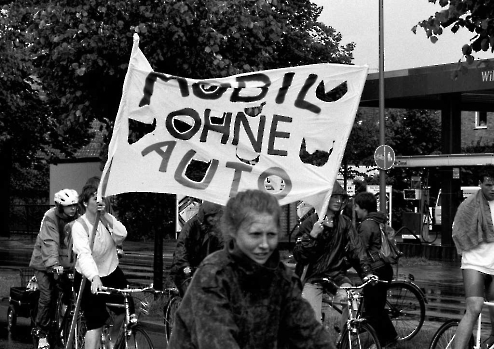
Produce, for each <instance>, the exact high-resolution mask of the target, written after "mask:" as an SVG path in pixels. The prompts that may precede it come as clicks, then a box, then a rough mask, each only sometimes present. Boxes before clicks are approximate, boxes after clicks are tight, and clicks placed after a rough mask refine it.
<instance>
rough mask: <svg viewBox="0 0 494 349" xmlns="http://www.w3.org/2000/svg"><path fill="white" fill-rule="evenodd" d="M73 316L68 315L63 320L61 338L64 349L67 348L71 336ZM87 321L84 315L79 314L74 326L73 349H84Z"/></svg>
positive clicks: (71, 314)
mask: <svg viewBox="0 0 494 349" xmlns="http://www.w3.org/2000/svg"><path fill="white" fill-rule="evenodd" d="M72 316H73V313H72V312H71V313H68V312H67V313H66V314H65V316H64V319H63V323H62V328H61V332H60V337H61V338H62V343H63V347H64V348H65V347H66V346H67V341H68V339H69V334H70V326H71V324H72ZM86 331H87V327H86V320H85V318H84V314H83V313H82V312H79V314H77V319H76V321H75V324H74V336H73V337H72V345H71V348H72V349H83V348H84V341H85V337H86Z"/></svg>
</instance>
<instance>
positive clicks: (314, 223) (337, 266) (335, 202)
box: [293, 181, 370, 328]
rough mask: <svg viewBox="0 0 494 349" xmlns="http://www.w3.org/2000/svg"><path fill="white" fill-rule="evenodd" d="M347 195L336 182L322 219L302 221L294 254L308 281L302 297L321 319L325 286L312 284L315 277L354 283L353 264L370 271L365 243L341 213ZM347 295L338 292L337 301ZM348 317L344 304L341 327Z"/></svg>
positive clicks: (300, 269)
mask: <svg viewBox="0 0 494 349" xmlns="http://www.w3.org/2000/svg"><path fill="white" fill-rule="evenodd" d="M347 198H348V195H347V193H346V191H345V190H344V189H343V188H342V187H341V185H340V184H339V183H338V182H337V181H335V183H334V186H333V193H332V195H331V198H330V199H329V204H328V210H327V213H326V216H325V217H324V218H323V219H319V217H318V215H317V213H314V214H313V215H311V216H310V217H308V218H307V219H306V220H305V221H303V222H302V224H301V226H300V230H299V234H298V238H297V241H296V243H295V247H294V249H293V256H294V258H295V260H296V261H297V265H296V267H295V270H296V272H297V274H298V275H299V276H301V278H302V281H303V282H305V284H304V288H303V292H302V296H303V297H304V298H305V299H307V301H308V302H309V303H310V304H311V305H312V307H313V308H314V311H315V314H316V318H317V319H318V320H319V321H321V319H322V311H321V308H322V292H323V289H322V286H321V285H319V284H314V283H312V280H313V279H318V278H323V277H327V278H330V279H332V280H333V282H334V283H335V284H336V285H338V286H351V281H350V279H349V278H348V276H347V270H348V269H350V267H351V266H353V267H354V268H355V269H356V270H357V272H359V273H364V275H367V274H370V267H369V265H368V263H367V261H366V258H365V250H364V246H363V245H362V242H361V240H360V238H359V237H358V235H357V233H356V231H355V228H354V227H353V224H352V222H351V220H350V218H348V217H347V216H345V215H342V214H340V212H341V210H342V209H343V208H344V206H345V203H346V201H347ZM345 297H346V293H345V292H344V291H341V290H339V291H337V293H336V297H335V298H336V301H341V300H342V299H344V298H345ZM347 317H348V308H347V307H346V306H345V308H344V309H343V315H342V319H341V326H342V327H341V328H343V325H344V323H345V321H346V319H347Z"/></svg>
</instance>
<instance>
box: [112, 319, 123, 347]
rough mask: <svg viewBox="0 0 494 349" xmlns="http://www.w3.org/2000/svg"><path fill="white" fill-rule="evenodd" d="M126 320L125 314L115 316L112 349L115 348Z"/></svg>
mask: <svg viewBox="0 0 494 349" xmlns="http://www.w3.org/2000/svg"><path fill="white" fill-rule="evenodd" d="M124 319H125V313H122V314H118V315H115V317H114V318H113V326H112V327H111V331H110V338H111V339H110V348H113V347H114V346H115V342H116V340H117V337H118V334H119V332H120V329H121V328H122V324H123V322H124Z"/></svg>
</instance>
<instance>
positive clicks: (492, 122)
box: [461, 111, 494, 148]
mask: <svg viewBox="0 0 494 349" xmlns="http://www.w3.org/2000/svg"><path fill="white" fill-rule="evenodd" d="M493 130H494V113H487V128H479V127H476V121H475V112H473V111H462V112H461V147H462V148H463V147H466V146H471V145H472V144H474V145H477V142H480V144H481V145H486V144H487V145H490V144H492V143H493V142H494V132H493Z"/></svg>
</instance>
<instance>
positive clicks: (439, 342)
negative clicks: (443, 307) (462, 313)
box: [429, 320, 474, 349]
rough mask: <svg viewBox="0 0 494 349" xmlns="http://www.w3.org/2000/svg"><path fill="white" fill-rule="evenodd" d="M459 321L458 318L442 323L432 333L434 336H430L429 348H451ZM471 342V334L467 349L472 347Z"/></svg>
mask: <svg viewBox="0 0 494 349" xmlns="http://www.w3.org/2000/svg"><path fill="white" fill-rule="evenodd" d="M459 323H460V322H459V321H458V320H448V321H446V322H445V323H444V324H442V325H441V327H439V329H438V330H437V331H436V333H434V336H432V341H431V344H430V345H429V349H451V348H452V343H453V339H454V338H455V334H456V329H457V328H458V324H459ZM473 342H474V340H473V336H472V337H471V338H470V340H469V341H468V349H471V348H473V344H474V343H473Z"/></svg>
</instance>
